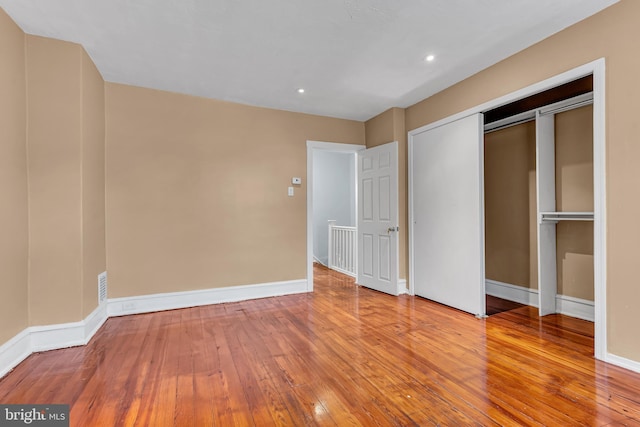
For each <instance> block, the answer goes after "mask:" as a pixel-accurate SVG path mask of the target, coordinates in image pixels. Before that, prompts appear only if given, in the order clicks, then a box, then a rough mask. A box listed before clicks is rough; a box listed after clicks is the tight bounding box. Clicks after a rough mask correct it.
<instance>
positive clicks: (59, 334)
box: [0, 305, 107, 378]
mask: <svg viewBox="0 0 640 427" xmlns="http://www.w3.org/2000/svg"><path fill="white" fill-rule="evenodd" d="M106 320H107V310H106V307H105V306H104V305H103V306H99V307H97V308H96V309H95V310H93V311H92V312H91V314H89V315H88V316H87V317H86V318H85V319H84V320H81V321H79V322H71V323H59V324H55V325H47V326H31V327H28V328H26V329H24V330H23V331H22V332H20V333H19V334H18V335H16V336H15V337H13V338H12V339H10V340H9V341H7V342H6V343H4V344H3V345H2V346H0V378H2V377H3V376H4V375H6V374H7V373H8V372H9V371H11V370H12V369H13V368H15V367H16V366H17V365H18V364H19V363H20V362H22V361H23V360H24V359H26V358H27V357H29V356H30V355H31V354H32V353H35V352H38V351H47V350H55V349H60V348H67V347H74V346H78V345H85V344H87V343H88V342H89V341H90V340H91V338H93V336H94V335H95V333H96V332H97V331H98V329H100V327H101V326H102V325H103V324H104V322H105V321H106Z"/></svg>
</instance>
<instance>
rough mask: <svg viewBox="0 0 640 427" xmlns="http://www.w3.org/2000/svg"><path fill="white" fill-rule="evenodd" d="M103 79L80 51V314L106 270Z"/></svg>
mask: <svg viewBox="0 0 640 427" xmlns="http://www.w3.org/2000/svg"><path fill="white" fill-rule="evenodd" d="M104 121H105V116H104V80H103V79H102V76H101V75H100V73H99V72H98V70H97V69H96V67H95V65H94V64H93V61H91V58H89V56H88V55H87V54H86V52H84V50H83V51H82V317H83V318H84V317H87V316H88V315H89V314H90V313H91V312H92V311H93V310H94V309H95V308H96V306H97V305H98V287H97V282H98V279H97V277H98V274H100V273H102V272H103V271H106V269H107V266H106V262H107V258H106V245H105V182H104V134H105V129H104Z"/></svg>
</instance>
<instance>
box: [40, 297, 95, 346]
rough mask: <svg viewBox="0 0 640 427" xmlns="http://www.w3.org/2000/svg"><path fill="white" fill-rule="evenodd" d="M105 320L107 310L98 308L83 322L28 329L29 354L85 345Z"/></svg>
mask: <svg viewBox="0 0 640 427" xmlns="http://www.w3.org/2000/svg"><path fill="white" fill-rule="evenodd" d="M106 320H107V310H106V307H104V306H98V307H97V308H96V309H95V310H93V311H92V312H91V314H89V315H88V316H87V317H86V318H85V319H84V320H81V321H79V322H71V323H59V324H55V325H47V326H32V327H30V328H28V329H29V334H30V341H31V352H32V353H34V352H37V351H47V350H55V349H59V348H67V347H75V346H78V345H85V344H87V343H88V342H89V341H90V340H91V338H92V337H93V335H94V334H95V333H96V332H97V331H98V329H100V326H102V324H103V323H104V322H105V321H106Z"/></svg>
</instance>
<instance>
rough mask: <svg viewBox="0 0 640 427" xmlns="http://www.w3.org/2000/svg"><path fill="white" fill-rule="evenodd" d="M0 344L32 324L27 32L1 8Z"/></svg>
mask: <svg viewBox="0 0 640 427" xmlns="http://www.w3.org/2000/svg"><path fill="white" fill-rule="evenodd" d="M0 94H1V95H0V236H2V237H1V238H0V294H1V295H2V297H1V298H0V325H2V327H1V328H0V345H1V344H2V343H4V342H5V341H7V340H9V339H10V338H12V337H13V336H14V335H16V334H17V333H19V332H20V331H22V330H23V329H24V328H25V327H27V326H28V302H27V255H28V245H27V242H28V229H27V163H26V160H27V154H26V95H25V64H24V33H23V32H22V30H20V29H19V28H18V27H17V26H16V25H15V24H14V23H13V21H12V20H11V19H10V18H9V17H8V16H7V15H6V14H5V12H4V11H3V10H2V9H0Z"/></svg>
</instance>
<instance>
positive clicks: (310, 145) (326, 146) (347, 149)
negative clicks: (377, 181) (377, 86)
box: [307, 140, 367, 292]
mask: <svg viewBox="0 0 640 427" xmlns="http://www.w3.org/2000/svg"><path fill="white" fill-rule="evenodd" d="M366 148H367V147H366V146H364V145H356V144H342V143H339V142H324V141H311V140H307V292H313V153H314V152H317V151H331V152H334V153H335V152H337V153H354V154H356V156H354V157H355V160H354V161H355V168H356V169H355V178H356V180H355V182H353V185H355V198H356V200H355V203H356V212H357V209H358V186H357V182H358V156H357V153H358V152H359V151H361V150H364V149H366Z"/></svg>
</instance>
